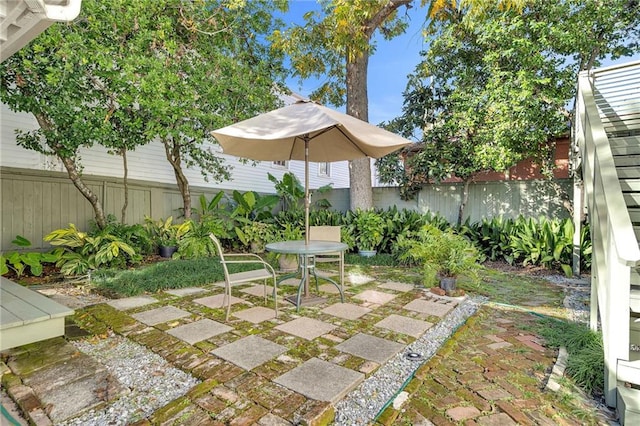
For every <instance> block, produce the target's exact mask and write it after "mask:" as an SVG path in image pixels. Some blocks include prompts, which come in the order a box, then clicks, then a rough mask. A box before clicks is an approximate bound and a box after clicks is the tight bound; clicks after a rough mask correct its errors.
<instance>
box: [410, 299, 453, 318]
mask: <svg viewBox="0 0 640 426" xmlns="http://www.w3.org/2000/svg"><path fill="white" fill-rule="evenodd" d="M454 307H455V304H453V303H441V302H438V301H434V300H424V299H416V300H413V301H411V302H409V303H407V304H406V305H404V309H407V310H409V311H414V312H419V313H421V314H427V315H433V316H436V317H443V316H445V315H446V314H447V313H448V312H449V311H450V310H451V309H453V308H454Z"/></svg>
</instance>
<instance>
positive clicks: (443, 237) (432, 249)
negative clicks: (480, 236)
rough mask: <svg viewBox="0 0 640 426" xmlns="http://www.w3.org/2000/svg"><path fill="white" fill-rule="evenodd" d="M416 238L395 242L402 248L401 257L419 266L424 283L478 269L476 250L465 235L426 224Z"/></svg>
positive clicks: (433, 282) (472, 272) (429, 283)
mask: <svg viewBox="0 0 640 426" xmlns="http://www.w3.org/2000/svg"><path fill="white" fill-rule="evenodd" d="M416 237H417V238H416V239H415V240H413V239H402V240H401V241H399V242H398V245H399V246H400V247H401V248H400V250H401V251H404V253H403V254H402V255H401V256H400V259H401V260H404V261H411V262H414V263H415V264H418V265H422V268H423V271H424V281H425V285H433V284H435V283H437V277H454V278H455V277H457V276H458V275H461V274H466V275H475V273H476V272H477V270H478V268H479V264H478V263H477V260H478V250H477V249H476V248H475V246H474V245H473V244H472V243H471V242H470V241H469V240H467V239H466V238H465V237H464V236H462V235H458V234H456V233H454V232H453V230H451V229H448V230H446V231H443V230H441V229H440V228H438V227H436V226H435V225H431V224H428V225H425V226H424V227H422V229H421V230H420V232H419V233H418V234H417V236H416Z"/></svg>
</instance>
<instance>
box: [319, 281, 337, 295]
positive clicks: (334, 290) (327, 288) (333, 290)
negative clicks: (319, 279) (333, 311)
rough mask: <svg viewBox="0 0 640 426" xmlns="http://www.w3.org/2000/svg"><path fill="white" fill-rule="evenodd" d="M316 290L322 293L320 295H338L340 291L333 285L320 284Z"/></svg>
mask: <svg viewBox="0 0 640 426" xmlns="http://www.w3.org/2000/svg"><path fill="white" fill-rule="evenodd" d="M318 289H319V290H320V291H321V292H322V293H329V294H340V290H338V287H336V286H335V285H333V284H331V283H329V284H321V285H320V286H319V287H318Z"/></svg>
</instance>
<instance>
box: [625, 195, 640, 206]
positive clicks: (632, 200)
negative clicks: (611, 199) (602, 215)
mask: <svg viewBox="0 0 640 426" xmlns="http://www.w3.org/2000/svg"><path fill="white" fill-rule="evenodd" d="M622 195H623V196H624V202H625V204H626V205H627V207H638V206H640V193H638V192H633V193H626V194H622Z"/></svg>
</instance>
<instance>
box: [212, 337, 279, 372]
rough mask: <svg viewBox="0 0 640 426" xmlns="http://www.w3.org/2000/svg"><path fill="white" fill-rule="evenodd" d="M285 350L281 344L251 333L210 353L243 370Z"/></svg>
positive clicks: (249, 368) (251, 368) (254, 366)
mask: <svg viewBox="0 0 640 426" xmlns="http://www.w3.org/2000/svg"><path fill="white" fill-rule="evenodd" d="M286 351H287V348H286V347H284V346H282V345H278V344H277V343H274V342H272V341H270V340H267V339H263V338H262V337H258V336H255V335H252V336H248V337H243V338H242V339H240V340H236V341H235V342H233V343H229V344H228V345H224V346H222V347H219V348H218V349H215V350H213V351H211V353H212V354H214V355H215V356H219V357H220V358H222V359H225V360H227V361H229V362H232V363H234V364H235V365H237V366H238V367H241V368H244V369H245V370H253V369H254V368H256V367H257V366H259V365H261V364H264V363H265V362H267V361H269V360H271V359H273V358H275V357H277V356H278V355H280V354H283V353H285V352H286Z"/></svg>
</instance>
